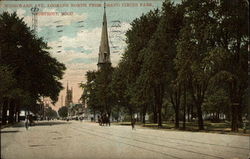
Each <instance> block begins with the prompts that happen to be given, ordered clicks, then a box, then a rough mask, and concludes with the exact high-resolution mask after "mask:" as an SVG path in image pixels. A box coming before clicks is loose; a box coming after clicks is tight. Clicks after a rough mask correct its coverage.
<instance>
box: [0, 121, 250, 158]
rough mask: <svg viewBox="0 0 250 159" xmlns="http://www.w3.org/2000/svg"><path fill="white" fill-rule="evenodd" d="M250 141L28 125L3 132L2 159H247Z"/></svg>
mask: <svg viewBox="0 0 250 159" xmlns="http://www.w3.org/2000/svg"><path fill="white" fill-rule="evenodd" d="M249 144H250V137H247V136H236V135H224V134H210V133H199V132H180V131H171V130H170V131H164V130H153V129H146V128H138V127H137V128H136V130H132V129H131V127H129V126H112V125H111V127H106V126H103V127H101V126H99V125H98V124H97V123H90V122H84V121H83V122H80V121H72V122H64V121H49V122H45V121H43V122H38V124H37V125H36V126H33V127H30V128H29V130H28V131H26V129H25V128H24V126H23V123H21V124H19V125H17V126H15V127H9V128H4V129H2V130H1V158H2V159H223V158H225V159H246V158H248V153H249V152H250V149H249Z"/></svg>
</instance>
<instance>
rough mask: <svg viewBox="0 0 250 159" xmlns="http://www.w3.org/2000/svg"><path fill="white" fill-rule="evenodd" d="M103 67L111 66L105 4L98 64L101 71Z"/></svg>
mask: <svg viewBox="0 0 250 159" xmlns="http://www.w3.org/2000/svg"><path fill="white" fill-rule="evenodd" d="M103 65H111V60H110V48H109V39H108V26H107V17H106V5H105V4H104V14H103V22H102V34H101V42H100V47H99V55H98V63H97V66H98V69H100V68H101V67H102V66H103Z"/></svg>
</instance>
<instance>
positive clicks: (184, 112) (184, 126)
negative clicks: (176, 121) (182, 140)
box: [182, 84, 187, 130]
mask: <svg viewBox="0 0 250 159" xmlns="http://www.w3.org/2000/svg"><path fill="white" fill-rule="evenodd" d="M186 104H187V98H186V85H185V84H184V104H183V126H182V127H183V129H184V130H185V129H186Z"/></svg>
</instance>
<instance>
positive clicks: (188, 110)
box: [187, 105, 190, 122]
mask: <svg viewBox="0 0 250 159" xmlns="http://www.w3.org/2000/svg"><path fill="white" fill-rule="evenodd" d="M187 116H188V122H190V105H187Z"/></svg>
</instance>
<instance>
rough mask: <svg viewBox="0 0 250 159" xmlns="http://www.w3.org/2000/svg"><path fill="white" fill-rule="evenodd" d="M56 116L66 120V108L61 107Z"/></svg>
mask: <svg viewBox="0 0 250 159" xmlns="http://www.w3.org/2000/svg"><path fill="white" fill-rule="evenodd" d="M58 115H59V116H60V117H62V118H66V117H67V116H68V107H67V106H63V107H61V108H60V109H59V110H58Z"/></svg>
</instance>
